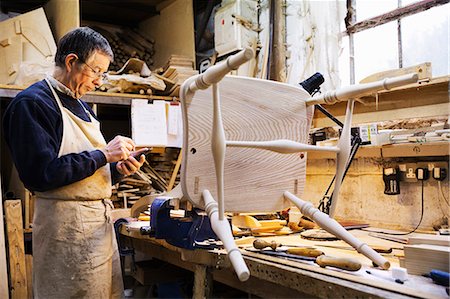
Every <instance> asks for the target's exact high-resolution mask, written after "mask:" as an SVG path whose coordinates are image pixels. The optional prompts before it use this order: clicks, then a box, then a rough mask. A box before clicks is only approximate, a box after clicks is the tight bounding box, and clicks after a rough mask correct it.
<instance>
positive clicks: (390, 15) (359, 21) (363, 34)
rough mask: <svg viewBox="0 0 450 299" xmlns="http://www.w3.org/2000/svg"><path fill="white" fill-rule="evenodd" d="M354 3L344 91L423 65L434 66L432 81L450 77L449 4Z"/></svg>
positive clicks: (406, 0) (436, 0)
mask: <svg viewBox="0 0 450 299" xmlns="http://www.w3.org/2000/svg"><path fill="white" fill-rule="evenodd" d="M351 2H352V3H351V4H350V7H348V15H347V18H346V20H347V21H346V32H345V33H346V35H347V36H346V37H345V38H343V39H342V46H343V48H344V49H343V51H342V54H341V55H340V62H339V65H340V66H342V67H344V69H342V67H341V70H340V74H341V79H342V82H341V85H349V84H354V83H358V82H359V81H360V80H361V79H363V78H365V77H367V76H369V75H371V74H373V73H376V72H381V71H385V70H389V69H396V68H401V67H409V66H413V65H417V64H420V63H424V62H431V64H432V72H433V77H439V76H445V75H448V74H449V73H450V69H449V55H448V53H449V51H450V49H449V25H450V24H449V19H450V4H449V3H448V0H423V1H417V0H380V1H369V0H353V1H351ZM352 53H353V54H352ZM345 68H347V70H346V69H345Z"/></svg>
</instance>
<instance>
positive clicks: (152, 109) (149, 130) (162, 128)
mask: <svg viewBox="0 0 450 299" xmlns="http://www.w3.org/2000/svg"><path fill="white" fill-rule="evenodd" d="M131 134H132V138H133V140H134V142H135V143H136V146H138V147H142V146H155V147H179V148H181V147H182V144H183V123H182V115H181V106H179V105H172V104H169V103H167V102H165V101H153V102H150V103H149V101H148V100H146V99H133V100H132V101H131Z"/></svg>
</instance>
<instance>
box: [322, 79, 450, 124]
mask: <svg viewBox="0 0 450 299" xmlns="http://www.w3.org/2000/svg"><path fill="white" fill-rule="evenodd" d="M449 78H450V77H449V76H444V77H440V78H435V79H433V80H431V81H430V82H421V83H417V84H410V85H408V86H406V87H400V88H394V89H392V90H390V91H382V92H379V93H378V101H377V98H376V96H370V97H363V98H362V99H360V100H361V102H355V109H354V114H353V122H352V123H353V124H358V123H368V122H379V121H387V120H396V119H405V118H412V117H414V118H417V117H433V116H443V115H448V114H449V109H450V108H449V105H448V85H449ZM323 106H324V107H325V108H326V109H327V110H328V111H329V112H330V113H331V114H332V115H333V116H335V117H336V118H337V119H339V120H340V121H343V119H344V115H345V109H346V103H337V104H335V105H323ZM334 125H335V123H334V122H333V121H331V120H330V119H329V118H327V117H326V116H324V115H323V114H321V113H320V112H319V111H316V112H315V114H314V120H313V126H314V127H315V128H322V127H328V126H334Z"/></svg>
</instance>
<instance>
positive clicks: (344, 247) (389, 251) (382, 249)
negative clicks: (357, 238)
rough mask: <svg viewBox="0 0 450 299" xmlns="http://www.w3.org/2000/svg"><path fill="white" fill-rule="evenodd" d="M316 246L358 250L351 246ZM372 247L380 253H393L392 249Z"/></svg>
mask: <svg viewBox="0 0 450 299" xmlns="http://www.w3.org/2000/svg"><path fill="white" fill-rule="evenodd" d="M315 246H321V247H329V248H336V249H344V250H356V249H355V248H353V247H351V246H339V245H322V244H315ZM369 246H370V245H369ZM370 247H371V248H372V249H373V250H375V251H376V252H378V253H392V248H390V247H381V246H370Z"/></svg>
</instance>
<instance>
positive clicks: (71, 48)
mask: <svg viewBox="0 0 450 299" xmlns="http://www.w3.org/2000/svg"><path fill="white" fill-rule="evenodd" d="M95 51H99V52H100V53H102V54H104V55H106V56H109V58H110V60H111V62H112V61H113V60H114V53H113V51H112V50H111V46H110V45H109V43H108V40H106V38H104V37H103V35H101V34H100V33H98V32H97V31H95V30H93V29H91V28H89V27H79V28H76V29H74V30H72V31H69V32H68V33H66V34H65V35H64V36H63V37H62V38H61V39H60V40H59V42H58V48H57V50H56V55H55V64H56V66H60V67H62V66H64V63H65V59H66V57H67V55H69V54H71V53H73V54H76V55H77V56H78V58H79V59H80V60H81V61H83V62H85V61H86V60H87V59H89V57H90V56H91V55H92V54H93V52H95Z"/></svg>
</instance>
